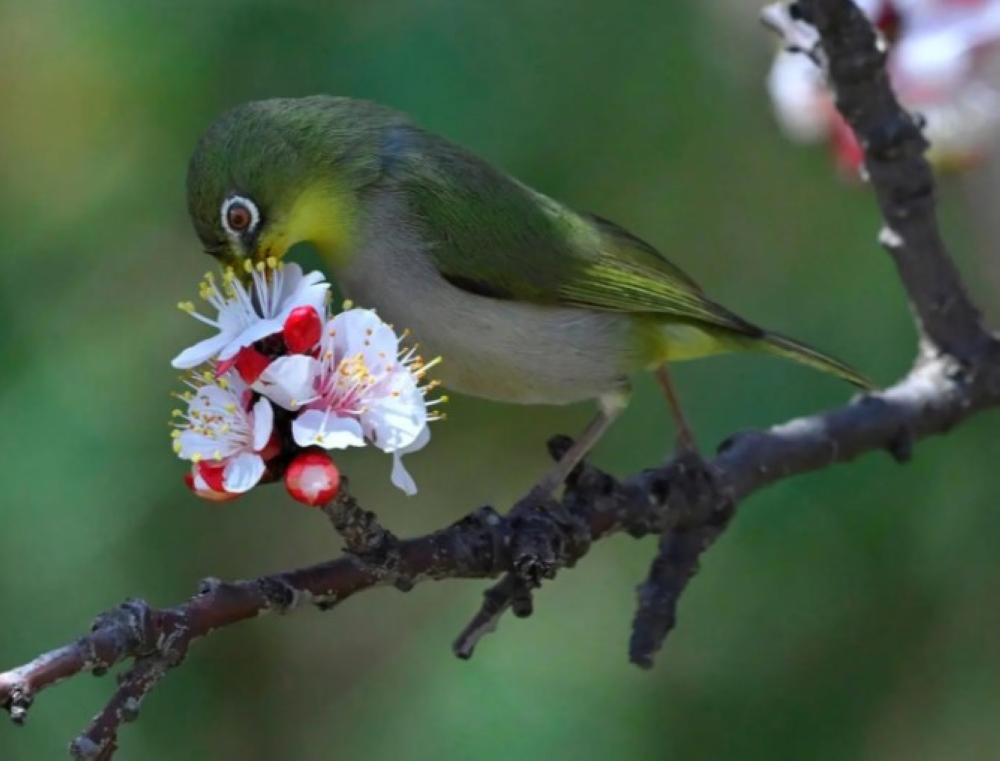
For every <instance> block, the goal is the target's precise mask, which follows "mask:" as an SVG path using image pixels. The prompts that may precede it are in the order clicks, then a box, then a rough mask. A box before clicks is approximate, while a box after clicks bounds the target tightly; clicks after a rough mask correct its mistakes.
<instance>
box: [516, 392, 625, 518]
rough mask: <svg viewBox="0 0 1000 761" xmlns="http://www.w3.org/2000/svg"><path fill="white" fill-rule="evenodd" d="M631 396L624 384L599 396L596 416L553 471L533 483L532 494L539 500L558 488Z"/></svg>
mask: <svg viewBox="0 0 1000 761" xmlns="http://www.w3.org/2000/svg"><path fill="white" fill-rule="evenodd" d="M631 398H632V390H631V389H630V388H629V387H627V386H626V387H623V388H621V389H618V390H617V391H614V392H612V393H610V394H605V395H604V396H602V397H600V398H599V399H598V400H597V405H598V413H597V416H596V417H595V418H594V419H593V420H591V421H590V423H588V424H587V427H586V428H584V429H583V433H581V434H580V436H579V437H578V438H577V439H576V440H575V441H574V442H573V444H572V446H570V448H569V449H567V450H566V454H564V455H563V456H562V457H561V458H560V460H559V462H557V463H556V464H555V466H554V467H553V468H552V470H550V471H549V472H548V474H546V476H545V477H544V478H543V479H542V480H541V481H539V482H538V483H537V484H536V485H535V488H534V489H532V490H531V495H532V496H533V497H537V498H539V499H547V498H548V497H550V496H552V492H554V491H555V490H556V489H557V488H559V484H561V483H562V482H563V481H565V480H566V477H567V476H569V474H570V472H572V470H573V468H575V467H576V466H577V465H579V464H580V461H581V460H583V458H584V457H586V456H587V454H588V453H589V452H590V450H591V449H593V448H594V445H595V444H596V443H597V442H598V441H599V440H600V438H601V436H603V435H604V434H605V432H606V431H607V430H608V428H610V427H611V424H612V423H614V422H615V420H617V418H618V416H619V415H621V414H622V412H623V411H624V410H625V408H626V407H627V406H628V402H629V399H631Z"/></svg>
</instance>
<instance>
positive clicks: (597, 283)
mask: <svg viewBox="0 0 1000 761" xmlns="http://www.w3.org/2000/svg"><path fill="white" fill-rule="evenodd" d="M424 137H425V139H428V138H432V137H433V136H427V135H426V134H425V135H424ZM424 148H425V150H423V151H420V152H416V153H415V154H414V155H413V158H412V160H411V161H408V162H407V164H408V167H407V171H406V172H405V173H404V174H403V175H402V176H398V177H397V182H396V183H394V184H395V188H396V190H398V191H401V192H402V193H403V194H404V195H405V197H406V199H407V203H408V205H409V208H410V211H411V213H412V216H413V219H412V224H415V225H417V226H419V228H420V232H421V237H422V239H423V240H424V241H426V242H427V243H428V247H429V248H428V253H429V254H430V256H431V258H432V260H433V261H434V264H435V266H436V268H437V270H438V271H439V272H440V273H441V275H442V277H444V278H445V279H446V280H447V281H448V282H450V283H451V284H452V285H454V286H456V287H458V288H462V289H463V290H466V291H469V292H471V293H475V294H477V295H480V296H486V297H491V298H497V299H507V300H513V301H524V302H528V303H534V304H545V305H561V306H575V307H582V308H585V309H594V310H601V311H613V312H627V313H631V314H651V313H652V314H658V315H663V316H664V317H665V318H668V319H673V320H675V321H677V322H683V323H689V324H693V325H700V326H705V327H716V328H722V329H724V330H729V331H733V332H736V333H741V334H744V335H749V336H756V335H761V331H760V329H759V328H757V327H755V326H753V325H751V324H750V323H748V322H746V321H745V320H743V319H742V318H740V317H738V316H737V315H735V314H733V313H732V312H730V311H729V310H727V309H726V308H725V307H722V306H720V305H719V304H716V303H715V302H714V301H712V300H711V299H710V298H708V296H706V295H705V293H704V292H703V291H702V290H701V288H700V287H699V286H698V285H697V283H695V282H694V280H692V279H691V278H690V277H689V276H688V275H686V274H685V273H684V272H683V271H682V270H680V269H679V268H678V267H676V266H675V265H673V264H672V263H670V262H669V261H667V259H665V258H664V257H663V256H662V255H661V254H660V253H659V252H658V251H657V250H656V249H655V248H653V247H652V246H650V245H649V244H648V243H646V242H645V241H643V240H641V239H639V238H637V237H636V236H634V235H632V234H631V233H629V232H628V231H627V230H625V229H624V228H622V227H620V226H618V225H617V224H615V223H613V222H610V221H608V220H605V219H602V218H601V217H597V216H594V215H588V214H579V213H576V212H574V211H571V210H569V209H567V208H566V207H565V206H563V205H562V204H560V203H558V202H557V201H554V200H552V199H550V198H548V197H546V196H544V195H542V194H540V193H537V192H535V191H533V190H531V189H530V188H528V187H527V186H525V185H522V184H521V183H519V182H518V181H516V180H514V179H513V178H511V177H509V176H507V175H505V174H503V173H502V172H499V171H498V170H496V169H495V168H493V167H492V166H490V165H489V164H488V163H486V162H485V161H483V160H482V159H479V158H478V157H477V156H475V155H473V154H471V153H468V152H466V151H464V150H462V149H460V148H458V147H457V146H454V145H452V144H450V143H447V142H446V141H444V140H441V141H440V142H439V143H437V144H436V145H434V146H430V147H428V146H424ZM428 148H430V149H428ZM429 156H430V157H432V158H428V157H429Z"/></svg>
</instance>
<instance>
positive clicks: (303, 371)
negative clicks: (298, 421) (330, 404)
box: [253, 354, 320, 412]
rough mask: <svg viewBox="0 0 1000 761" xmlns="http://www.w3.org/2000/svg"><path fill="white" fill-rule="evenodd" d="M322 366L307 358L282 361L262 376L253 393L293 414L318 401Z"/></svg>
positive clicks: (282, 358)
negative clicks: (317, 378)
mask: <svg viewBox="0 0 1000 761" xmlns="http://www.w3.org/2000/svg"><path fill="white" fill-rule="evenodd" d="M319 371H320V363H319V362H317V361H316V360H315V359H313V358H312V357H309V356H306V355H305V354H295V355H293V356H290V357H279V358H278V359H276V360H274V362H272V363H271V364H270V365H268V368H267V369H266V370H265V371H264V372H263V373H261V376H260V377H259V378H258V379H257V382H256V383H254V384H253V389H254V391H256V392H257V393H259V394H263V395H265V396H266V397H267V398H268V399H270V400H271V401H272V402H274V403H275V404H277V405H278V406H279V407H282V408H283V409H286V410H292V411H293V412H294V411H295V410H297V409H299V408H300V407H302V406H303V405H304V404H306V403H307V402H310V401H312V400H313V399H315V398H316V385H315V384H316V376H317V374H318V373H319Z"/></svg>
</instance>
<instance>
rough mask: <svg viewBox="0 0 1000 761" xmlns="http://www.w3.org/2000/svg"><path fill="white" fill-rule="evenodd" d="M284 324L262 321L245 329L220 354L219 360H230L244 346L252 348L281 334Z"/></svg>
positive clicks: (275, 321)
mask: <svg viewBox="0 0 1000 761" xmlns="http://www.w3.org/2000/svg"><path fill="white" fill-rule="evenodd" d="M282 325H283V322H278V321H277V320H260V321H257V322H254V323H252V324H250V325H248V326H247V327H245V328H243V330H241V331H240V332H239V334H238V335H236V336H234V337H233V338H232V340H231V342H230V344H229V345H228V346H227V347H226V348H225V349H223V350H222V352H221V353H220V354H219V359H229V358H230V357H232V356H233V355H234V354H236V353H237V352H238V351H239V350H240V349H242V348H243V347H244V346H250V345H251V344H253V343H256V342H257V341H259V340H260V339H262V338H267V337H268V336H273V335H274V334H275V333H280V332H281V327H282Z"/></svg>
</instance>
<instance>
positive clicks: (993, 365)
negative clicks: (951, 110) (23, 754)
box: [0, 0, 1000, 759]
mask: <svg viewBox="0 0 1000 761" xmlns="http://www.w3.org/2000/svg"><path fill="white" fill-rule="evenodd" d="M764 19H765V21H766V22H767V23H768V24H769V25H771V26H773V27H775V28H776V29H779V30H780V31H782V32H783V33H785V34H786V40H787V42H788V44H790V45H797V46H798V47H800V48H806V49H807V52H808V53H809V54H810V55H812V56H813V57H814V58H815V59H816V60H817V61H818V62H819V63H820V64H821V65H824V66H825V68H826V70H827V72H828V75H829V78H830V82H831V86H832V87H833V89H834V91H835V93H836V98H837V105H838V108H839V109H840V110H841V112H842V113H843V114H844V116H845V118H846V119H847V120H848V121H849V122H850V124H851V125H852V127H853V128H854V129H855V131H856V132H857V134H858V135H859V137H860V140H861V143H862V145H863V146H864V148H865V155H866V162H865V165H866V168H867V172H868V174H869V177H870V179H871V182H872V185H873V186H874V190H875V196H876V199H877V201H878V204H879V208H880V210H881V212H882V216H883V219H884V221H885V224H886V227H885V229H884V230H883V233H882V236H881V240H882V242H883V244H884V245H885V247H886V248H887V249H888V251H889V253H890V254H891V256H892V258H893V260H894V262H895V264H896V267H897V270H898V272H899V276H900V279H901V281H902V283H903V285H904V287H905V289H906V292H907V294H908V296H909V299H910V303H911V305H912V308H913V310H914V313H915V315H916V318H917V321H918V328H919V330H920V333H921V342H920V349H919V351H918V356H917V361H916V363H915V365H914V367H913V369H912V370H911V371H910V372H909V373H908V374H907V375H906V376H905V377H904V378H902V379H901V380H900V381H899V382H897V383H896V384H894V385H892V386H891V387H889V388H887V389H886V390H885V391H883V392H880V393H878V394H871V395H864V396H861V397H858V398H856V399H854V400H852V401H851V402H850V403H849V404H847V405H845V406H842V407H839V408H836V409H832V410H829V411H827V412H822V413H818V414H815V415H811V416H808V417H802V418H797V419H794V420H791V421H789V422H786V423H783V424H781V425H777V426H775V427H773V428H771V429H769V430H766V431H748V432H742V433H738V434H736V435H734V436H732V437H730V438H729V439H727V440H726V441H725V442H723V443H722V445H720V447H719V449H718V452H717V453H716V455H715V456H714V457H713V458H711V459H709V460H707V461H704V460H701V459H697V458H696V459H694V460H692V458H691V457H690V455H683V456H680V457H678V458H675V459H674V460H672V461H670V462H669V463H667V464H666V465H664V466H662V467H659V468H655V469H651V470H647V471H644V472H642V473H639V474H637V475H634V476H632V477H631V478H628V479H625V480H623V481H617V480H615V479H613V478H611V477H610V476H608V475H606V474H604V473H602V472H601V471H599V470H597V469H596V468H593V467H592V466H590V465H588V464H584V465H582V466H581V467H579V468H578V469H577V470H576V471H575V472H574V473H573V474H572V475H571V477H570V479H569V480H568V482H567V486H566V490H565V492H564V494H563V496H562V498H561V499H560V500H558V501H555V500H553V501H552V502H551V503H549V504H543V505H539V504H537V503H533V502H531V501H527V500H525V501H522V502H521V503H519V504H518V505H516V506H515V507H514V509H513V510H511V511H510V513H508V514H507V515H501V514H498V513H497V512H495V511H493V510H492V509H491V508H481V509H480V510H477V511H475V512H473V513H470V514H469V515H467V516H466V517H465V518H463V519H461V520H460V521H458V522H456V523H455V524H453V525H451V526H449V527H447V528H444V529H441V530H439V531H435V532H434V533H431V534H428V535H426V536H422V537H417V538H413V539H407V540H401V539H399V538H397V537H395V536H394V535H392V534H391V533H390V532H388V531H386V530H385V529H384V528H383V527H382V526H381V525H379V523H378V521H377V519H376V518H375V516H374V514H372V513H369V512H366V511H364V510H363V509H362V508H361V507H360V506H359V505H358V504H357V503H356V502H355V501H354V499H353V498H352V497H351V496H350V492H349V489H348V487H347V484H346V483H345V484H344V488H343V491H342V493H341V495H340V496H338V498H337V500H335V501H334V502H333V503H332V504H330V505H328V506H327V507H326V508H324V510H325V511H326V513H327V515H328V516H329V518H330V520H331V523H332V524H333V526H334V528H335V529H336V530H337V531H338V532H339V533H340V534H341V536H342V537H343V538H344V540H345V543H346V551H345V553H344V554H343V555H342V556H341V557H339V558H337V559H334V560H331V561H329V562H326V563H321V564H318V565H314V566H310V567H308V568H301V569H297V570H293V571H288V572H284V573H277V574H272V575H269V576H262V577H260V578H257V579H253V580H247V581H236V582H223V581H220V580H218V579H206V580H204V581H203V582H202V584H201V587H200V589H199V590H198V591H197V593H196V594H195V595H194V596H193V597H191V598H190V599H189V600H188V601H186V602H184V603H182V604H181V605H178V606H176V607H173V608H165V609H156V608H152V607H150V606H149V605H148V604H147V603H145V602H144V601H142V600H137V599H136V600H128V601H126V602H125V603H123V604H122V605H120V606H118V607H117V608H115V609H114V610H112V611H109V612H107V613H104V614H102V615H100V616H98V617H97V619H96V620H95V621H94V623H93V626H92V627H91V631H90V633H89V634H86V635H84V636H83V637H80V638H79V639H77V640H75V641H74V642H72V643H70V644H68V645H65V646H64V647H61V648H58V649H56V650H53V651H51V652H48V653H45V654H43V655H41V656H39V657H38V658H36V659H35V660H33V661H31V662H30V663H27V664H25V665H23V666H20V667H18V668H15V669H12V670H10V671H7V672H5V673H2V674H0V705H2V706H3V707H4V708H5V709H6V710H7V711H8V712H9V713H10V716H11V719H12V720H13V721H14V722H15V723H23V722H24V720H25V718H26V716H27V711H28V709H29V708H30V706H31V704H32V702H33V700H34V699H35V697H36V696H37V695H38V693H40V692H41V691H42V690H44V689H46V688H48V687H51V686H53V685H54V684H56V683H58V682H60V681H62V680H63V679H66V678H69V677H71V676H74V675H76V674H79V673H82V672H93V673H95V674H103V673H105V672H107V671H108V670H109V669H111V668H112V667H114V666H116V665H117V664H119V663H122V662H124V661H131V664H130V665H129V667H128V668H127V669H126V670H125V671H124V672H123V673H122V674H121V676H120V677H119V686H118V689H117V691H116V692H115V694H114V695H113V696H112V698H111V700H110V701H109V702H108V704H107V705H106V706H105V707H104V708H103V709H102V710H101V712H100V713H98V714H97V716H95V717H94V719H93V720H92V721H91V723H90V725H89V726H88V727H87V728H86V729H85V730H84V732H83V733H82V734H81V735H80V736H79V737H78V738H77V739H76V740H75V741H74V742H73V743H72V744H71V746H70V753H71V756H72V757H73V758H77V759H107V758H111V757H112V755H113V754H114V752H115V749H116V742H117V734H118V731H119V730H120V728H121V725H122V724H123V723H125V722H128V721H131V720H134V719H135V718H136V716H137V715H138V710H139V707H140V705H141V702H142V700H143V698H144V697H145V696H146V695H147V694H148V693H149V691H150V690H151V689H153V687H155V686H156V684H157V683H158V682H159V680H160V679H162V678H163V676H164V675H165V674H166V673H167V672H168V671H169V670H170V669H172V668H174V667H176V666H178V665H180V664H181V663H182V662H183V661H184V659H185V658H186V656H187V654H188V651H189V649H190V647H191V646H192V645H193V644H194V643H195V642H197V641H198V640H199V639H200V638H202V637H205V636H207V635H209V634H211V633H213V632H214V631H216V630H217V629H220V628H223V627H226V626H230V625H232V624H236V623H238V622H240V621H245V620H247V619H251V618H254V617H256V616H258V615H260V614H262V613H266V612H274V613H281V614H285V613H290V612H292V611H294V610H296V609H299V608H302V607H308V606H315V607H317V608H319V609H321V610H329V609H330V608H333V607H335V606H336V605H338V604H340V603H341V602H343V601H344V600H346V599H348V598H349V597H351V596H352V595H355V594H357V593H359V592H362V591H364V590H366V589H369V588H372V587H375V586H385V585H394V586H396V587H397V588H398V589H400V590H403V591H406V590H408V589H410V588H412V586H413V585H415V584H417V583H421V582H423V581H428V580H440V579H458V578H463V579H472V578H495V577H498V576H503V579H502V580H501V581H500V582H499V583H498V584H496V585H495V586H493V587H491V588H490V589H489V590H488V591H487V592H486V595H485V598H484V603H483V606H482V609H481V610H480V611H479V613H478V614H477V615H476V616H475V618H474V619H473V620H472V622H471V623H470V624H469V626H468V627H466V629H465V630H464V631H463V632H462V634H461V635H460V636H459V638H458V640H457V641H456V642H455V645H454V649H455V652H456V654H457V655H459V656H460V657H465V658H467V657H470V656H471V655H472V652H473V650H474V648H475V646H476V644H477V643H478V642H479V641H480V639H481V638H482V636H483V635H484V634H486V633H487V632H489V631H492V630H493V629H494V628H495V627H496V624H497V622H498V621H499V619H500V617H501V616H502V615H503V614H504V612H505V611H507V610H513V612H514V613H515V614H516V615H528V614H530V612H531V608H532V599H531V593H532V590H533V589H535V588H536V587H537V586H538V585H539V584H541V583H542V581H543V580H544V579H549V578H552V577H553V576H554V575H555V574H556V573H557V572H558V571H559V570H560V569H562V568H569V567H572V566H573V565H574V564H575V563H576V562H578V561H579V560H580V558H582V557H583V556H584V555H585V554H586V553H587V551H588V550H589V548H590V545H591V543H592V542H593V541H595V540H598V539H601V538H603V537H606V536H609V535H611V534H615V533H619V532H627V533H629V534H631V535H632V536H636V537H640V536H645V535H647V534H651V533H652V534H658V535H659V536H660V543H659V551H658V554H657V557H656V559H655V561H654V562H653V565H652V567H651V569H650V573H649V576H648V578H647V580H646V582H645V583H644V584H643V585H642V586H641V587H640V589H639V608H638V612H637V614H636V618H635V624H634V630H633V636H632V640H631V643H630V657H631V659H632V661H633V662H634V663H636V664H638V665H640V666H644V667H648V666H650V665H651V664H652V662H653V656H654V655H655V653H656V652H657V651H658V650H659V649H660V647H661V646H662V643H663V640H664V637H665V636H666V635H667V633H668V632H669V631H670V629H671V628H672V627H673V626H674V623H675V621H676V608H677V601H678V599H679V598H680V595H681V593H682V592H683V590H684V588H685V586H686V585H687V583H688V581H689V580H690V578H691V576H692V575H693V574H694V572H695V570H696V568H697V565H698V563H699V562H700V558H701V555H702V553H703V552H704V551H705V550H706V549H707V548H708V547H709V546H710V545H711V544H712V543H713V542H714V541H715V540H716V539H717V538H718V537H719V536H720V535H721V533H722V532H723V531H724V530H725V528H726V526H727V525H729V522H730V521H731V519H732V518H733V517H734V515H735V514H736V512H737V508H738V505H739V504H740V503H741V501H742V500H744V499H745V498H746V497H748V496H750V495H751V494H753V493H754V492H755V491H757V490H758V489H761V488H763V487H765V486H767V485H768V484H770V483H773V482H775V481H778V480H782V479H785V478H789V477H791V476H794V475H798V474H801V473H805V472H808V471H812V470H817V469H821V468H825V467H828V466H830V465H833V464H834V463H838V462H845V461H848V460H851V459H853V458H855V457H857V456H859V455H861V454H864V453H866V452H871V451H875V450H885V451H887V452H888V453H889V454H891V455H892V456H893V457H894V458H895V459H897V460H898V461H900V462H904V461H906V460H907V459H908V458H909V455H910V452H911V450H912V447H913V444H914V443H915V442H916V441H918V440H920V439H922V438H925V437H927V436H931V435H935V434H940V433H944V432H946V431H948V430H950V429H951V428H952V427H954V426H955V425H958V424H959V423H961V422H963V421H964V420H967V419H968V418H970V417H972V416H973V415H976V414H978V413H979V412H981V411H983V410H985V409H987V408H991V407H996V406H998V405H1000V343H998V341H997V340H996V338H995V337H993V336H992V335H990V334H989V333H988V332H986V331H985V330H984V329H983V327H982V325H981V320H980V315H979V312H978V310H977V309H976V307H975V305H974V304H973V303H972V302H971V301H970V299H969V298H968V296H967V294H966V292H965V289H964V286H963V285H962V282H961V280H960V278H959V276H958V273H957V271H956V269H955V267H954V264H953V263H952V260H951V258H950V257H949V255H948V252H947V249H946V247H945V244H944V241H943V239H942V237H941V234H940V231H939V228H938V224H937V219H936V212H935V198H934V182H933V176H932V174H931V170H930V167H929V166H928V164H927V162H926V161H925V160H924V158H923V151H924V149H925V147H926V143H925V141H924V138H923V136H922V135H921V132H920V129H919V123H918V121H917V120H916V119H915V118H914V117H913V116H911V115H910V114H908V113H906V112H905V111H904V110H903V109H902V108H901V107H900V105H899V103H898V102H897V101H896V99H895V97H894V95H893V93H892V91H891V89H890V87H889V83H888V79H887V76H886V74H885V67H884V63H885V61H884V58H885V55H884V52H883V51H881V50H880V49H879V47H878V45H877V41H876V36H875V34H874V33H873V31H872V28H871V26H870V25H869V24H868V22H867V21H866V20H865V18H864V16H863V15H862V14H861V12H860V11H859V10H858V9H857V8H856V7H855V6H854V5H853V4H852V3H851V2H850V0H801V1H800V2H798V3H796V4H795V5H794V7H793V9H792V10H790V8H789V6H786V5H782V4H777V5H774V6H770V7H769V8H767V9H766V10H765V14H764ZM811 30H812V31H811ZM810 35H811V36H810ZM803 40H807V41H808V44H805V43H803ZM567 445H568V440H567V439H565V438H564V437H557V438H556V439H553V440H552V441H551V442H550V451H551V452H552V454H553V456H558V455H559V454H560V453H561V452H562V451H564V450H565V448H566V446H567Z"/></svg>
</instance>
